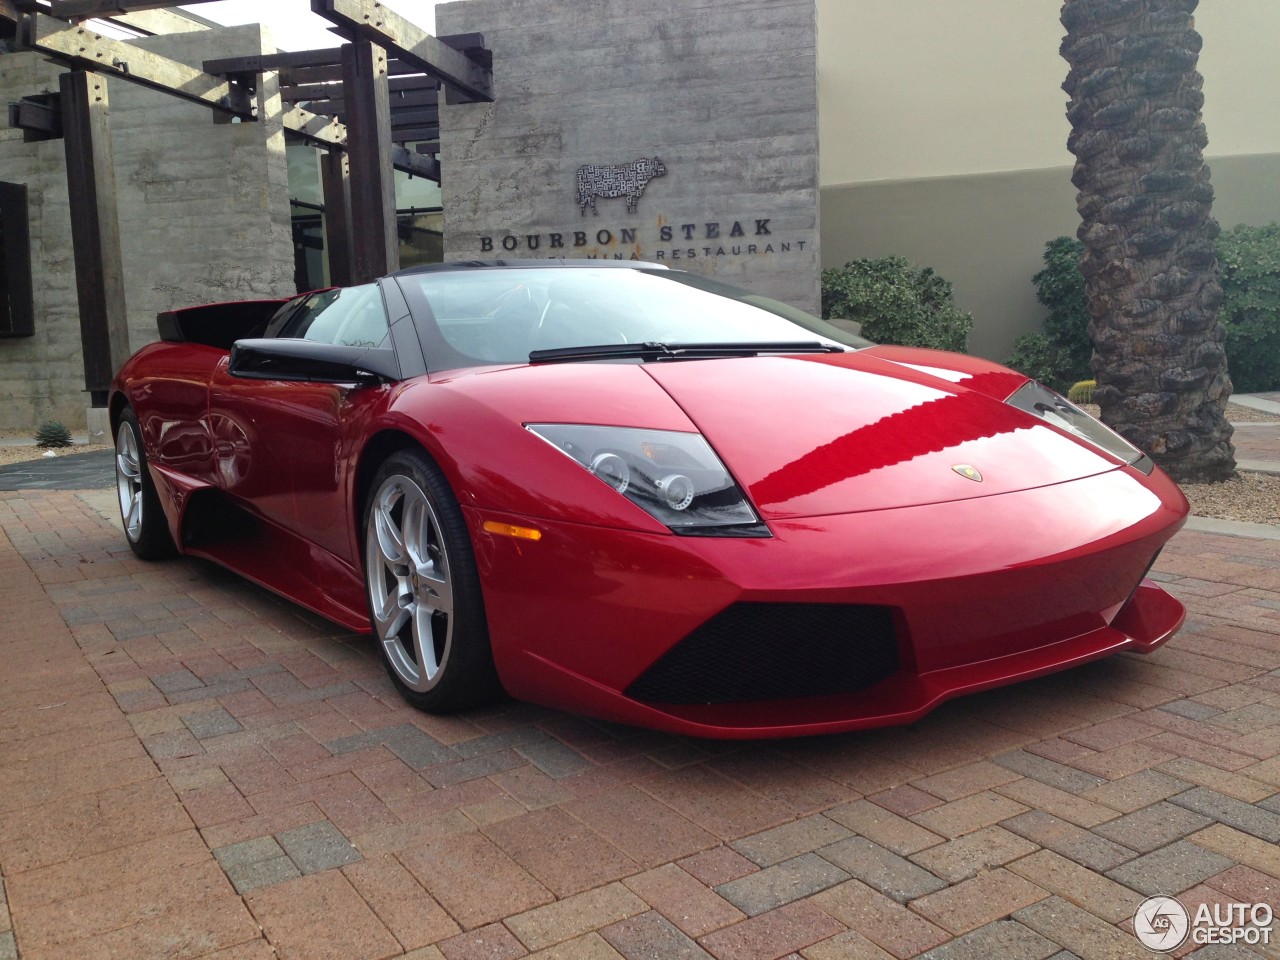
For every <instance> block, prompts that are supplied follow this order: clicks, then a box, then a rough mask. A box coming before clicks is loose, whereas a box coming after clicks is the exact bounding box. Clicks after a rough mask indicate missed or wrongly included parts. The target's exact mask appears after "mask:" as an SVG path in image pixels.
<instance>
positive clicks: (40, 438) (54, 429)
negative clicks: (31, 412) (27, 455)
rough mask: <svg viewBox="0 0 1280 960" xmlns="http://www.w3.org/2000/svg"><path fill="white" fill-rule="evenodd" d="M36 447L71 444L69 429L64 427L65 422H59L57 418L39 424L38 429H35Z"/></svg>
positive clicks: (67, 445) (66, 445)
mask: <svg viewBox="0 0 1280 960" xmlns="http://www.w3.org/2000/svg"><path fill="white" fill-rule="evenodd" d="M36 446H37V447H69V446H71V431H70V430H68V429H67V428H66V425H65V424H62V423H59V422H58V421H57V420H46V421H45V422H44V423H42V424H41V425H40V429H39V430H37V431H36Z"/></svg>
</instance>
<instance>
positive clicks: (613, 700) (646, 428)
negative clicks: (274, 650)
mask: <svg viewBox="0 0 1280 960" xmlns="http://www.w3.org/2000/svg"><path fill="white" fill-rule="evenodd" d="M159 320H160V333H161V336H162V340H161V342H158V343H153V344H151V345H149V346H147V347H144V348H143V349H142V350H140V351H139V352H138V353H137V354H135V355H134V356H133V357H132V358H131V359H130V360H129V361H128V362H127V363H126V364H125V365H124V367H123V369H122V370H121V371H120V374H119V377H118V378H117V380H116V382H115V384H114V386H113V389H112V393H111V397H110V405H111V406H110V411H111V419H112V423H113V427H114V430H115V437H116V452H117V457H116V463H117V477H118V488H119V495H120V508H121V513H122V515H123V519H124V528H125V533H126V535H127V537H128V539H129V543H130V544H131V545H132V547H133V549H134V550H135V551H136V552H137V553H138V554H139V555H140V556H143V557H147V558H151V557H159V556H163V555H165V554H168V553H171V552H173V551H174V550H175V549H176V550H178V551H180V552H182V553H188V554H193V555H196V556H201V557H207V558H210V559H212V560H214V561H216V562H218V563H220V564H223V565H225V566H227V567H230V568H231V569H233V570H235V571H237V572H239V573H241V574H243V575H244V576H246V577H248V578H249V579H251V580H253V581H255V582H257V583H260V584H262V585H264V586H266V587H268V588H270V589H272V590H274V591H277V592H278V593H281V594H283V595H284V596H286V597H288V598H290V599H291V600H294V601H296V602H297V603H300V604H302V605H304V606H306V607H309V608H311V609H312V610H314V611H316V612H318V613H320V614H322V615H324V616H325V617H328V618H330V619H332V620H334V621H336V622H337V623H339V624H341V625H342V626H344V627H346V628H348V629H350V630H353V631H359V632H367V631H370V630H372V632H373V634H374V635H375V637H376V642H377V644H378V646H379V648H380V650H381V653H382V656H383V659H384V660H385V661H386V664H387V667H388V670H389V672H390V674H391V677H392V679H393V680H394V681H395V684H396V686H397V687H398V688H399V690H400V692H401V693H402V694H403V695H404V697H405V698H406V699H407V700H408V701H409V702H410V703H412V704H414V705H416V706H418V707H421V708H423V709H425V710H432V711H448V710H456V709H461V708H464V707H468V706H471V705H474V704H478V703H481V702H483V701H485V700H486V699H487V698H490V697H493V696H495V695H497V694H499V693H500V692H501V691H502V690H506V691H507V692H508V693H510V694H511V695H513V696H515V697H520V698H523V699H526V700H530V701H535V702H538V703H543V704H548V705H552V706H556V707H563V708H567V709H571V710H576V711H580V712H582V713H587V714H593V715H595V716H599V717H605V718H609V719H612V720H616V721H622V722H626V723H632V724H640V725H644V726H650V727H656V728H661V729H665V730H672V731H678V732H682V733H688V734H697V735H703V736H720V737H763V736H784V735H794V734H810V733H823V732H829V731H837V730H850V729H855V728H859V727H869V726H877V725H883V724H890V723H901V722H905V721H909V720H912V719H914V718H917V717H919V716H921V715H922V714H924V713H925V712H927V711H928V710H929V709H930V708H932V707H934V706H936V705H937V704H938V703H939V702H941V701H942V700H945V699H947V698H949V697H953V696H956V695H958V694H963V693H968V692H972V691H976V690H982V689H986V688H989V687H994V686H998V685H1000V684H1006V683H1009V682H1012V681H1015V680H1019V679H1023V678H1028V677H1035V676H1038V675H1041V674H1045V673H1048V672H1050V671H1053V670H1060V669H1063V668H1066V667H1070V666H1073V665H1075V664H1080V663H1084V662H1086V661H1089V660H1093V659H1096V658H1098V657H1102V656H1105V655H1107V654H1111V653H1115V652H1117V651H1122V650H1132V651H1137V652H1148V651H1150V650H1153V649H1155V648H1156V647H1157V646H1159V645H1160V644H1161V643H1163V642H1164V641H1165V640H1166V639H1167V638H1168V637H1169V636H1170V635H1171V634H1172V633H1173V632H1174V631H1175V630H1176V629H1177V627H1178V625H1179V624H1180V622H1181V620H1182V616H1183V610H1182V607H1181V605H1180V604H1179V603H1178V602H1177V601H1176V600H1174V599H1173V598H1172V597H1170V596H1168V595H1167V594H1166V593H1164V592H1163V591H1162V590H1161V589H1160V588H1159V587H1158V586H1157V585H1156V584H1154V583H1152V582H1150V581H1149V580H1146V579H1144V574H1145V573H1146V571H1147V570H1148V568H1149V567H1150V566H1151V564H1152V562H1153V560H1154V559H1155V556H1156V554H1157V553H1158V552H1159V550H1160V548H1161V547H1162V546H1163V544H1164V543H1165V542H1166V541H1167V540H1168V539H1169V538H1170V537H1171V536H1172V535H1173V534H1174V532H1175V531H1176V530H1177V529H1178V527H1179V526H1180V525H1181V523H1182V521H1183V519H1184V517H1185V515H1186V512H1187V504H1186V501H1185V500H1184V498H1183V497H1182V495H1181V493H1180V492H1179V491H1178V489H1177V487H1176V486H1175V485H1174V484H1173V483H1172V482H1171V481H1170V480H1169V479H1168V478H1167V477H1166V476H1165V475H1164V474H1163V473H1162V472H1161V471H1160V470H1158V469H1154V468H1153V465H1152V463H1151V461H1150V460H1148V459H1147V458H1146V457H1145V456H1143V454H1142V453H1141V452H1140V451H1138V450H1136V449H1135V448H1133V447H1132V446H1130V445H1129V444H1128V443H1126V442H1125V441H1124V440H1123V439H1121V438H1120V437H1119V436H1117V435H1116V434H1114V433H1112V432H1111V431H1110V430H1108V429H1107V428H1105V427H1104V426H1102V425H1101V424H1100V423H1098V422H1097V421H1095V420H1093V419H1092V418H1090V417H1088V416H1087V415H1085V414H1084V413H1082V412H1080V411H1079V410H1078V409H1076V408H1075V407H1074V406H1072V405H1071V404H1069V403H1068V402H1067V401H1065V400H1063V399H1062V398H1061V397H1059V396H1058V395H1057V394H1055V393H1052V392H1051V391H1049V390H1047V389H1045V388H1044V387H1042V386H1041V385H1039V384H1038V383H1036V382H1034V381H1029V380H1028V379H1027V378H1026V377H1025V376H1023V375H1021V374H1018V373H1014V372H1013V371H1011V370H1008V369H1005V368H1003V367H1000V366H997V365H995V364H993V363H989V362H986V361H984V360H979V359H976V358H973V357H968V356H960V355H953V354H946V353H937V352H933V351H928V350H916V349H907V348H902V347H883V346H874V345H872V344H870V343H867V342H866V341H863V340H859V339H858V338H856V337H851V336H850V335H848V334H846V333H844V332H842V331H841V330H839V329H837V328H835V327H833V326H830V325H828V324H827V323H825V322H823V321H821V320H818V319H815V318H813V317H811V316H808V315H807V314H803V313H801V312H799V311H796V310H794V309H791V308H789V307H786V306H784V305H782V304H779V303H776V302H774V301H770V300H767V299H764V298H762V297H757V296H754V295H751V294H748V293H746V292H744V291H741V290H738V289H735V288H732V287H727V286H724V285H722V284H720V283H717V282H714V281H711V280H707V279H705V278H701V277H698V276H694V275H692V274H688V273H683V272H680V271H676V270H667V269H663V268H661V267H654V266H644V265H641V266H630V265H624V264H620V263H619V264H606V263H602V262H599V261H576V262H563V261H562V262H553V261H547V262H518V261H506V262H493V263H455V264H445V265H441V266H436V267H429V268H424V269H414V270H406V271H402V272H400V273H397V274H395V275H393V276H390V277H387V278H385V279H383V280H380V281H378V282H376V283H370V284H366V285H363V286H354V287H348V288H343V289H330V290H321V291H317V292H315V293H309V294H305V295H303V296H300V297H296V298H294V299H291V300H288V301H253V302H246V303H231V304H214V305H211V306H205V307H195V308H191V309H186V310H179V311H174V312H172V313H166V314H162V315H161V316H160V318H159Z"/></svg>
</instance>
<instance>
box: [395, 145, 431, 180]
mask: <svg viewBox="0 0 1280 960" xmlns="http://www.w3.org/2000/svg"><path fill="white" fill-rule="evenodd" d="M391 166H393V167H394V168H395V169H397V170H399V171H401V172H402V173H407V174H409V175H411V176H414V177H421V178H422V179H423V180H434V181H435V182H436V183H439V182H440V161H439V160H437V159H436V158H435V157H428V156H426V155H425V154H421V153H417V152H416V151H411V150H410V149H409V148H408V147H404V146H401V145H399V144H397V145H396V146H394V147H392V148H391Z"/></svg>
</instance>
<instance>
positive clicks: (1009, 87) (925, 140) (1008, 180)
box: [818, 0, 1280, 359]
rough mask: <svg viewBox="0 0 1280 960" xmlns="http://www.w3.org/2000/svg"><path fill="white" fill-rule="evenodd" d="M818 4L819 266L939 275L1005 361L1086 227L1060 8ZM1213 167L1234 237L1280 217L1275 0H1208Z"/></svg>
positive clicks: (986, 351)
mask: <svg viewBox="0 0 1280 960" xmlns="http://www.w3.org/2000/svg"><path fill="white" fill-rule="evenodd" d="M981 7H982V10H981V15H980V16H979V15H975V8H974V6H973V5H972V4H964V3H956V2H955V0H894V2H893V3H891V4H890V3H885V2H883V0H820V2H819V6H818V65H819V95H820V104H821V107H820V111H821V112H820V116H821V143H822V151H821V168H822V262H823V266H824V267H832V266H838V265H840V264H843V263H845V262H847V261H848V260H850V259H854V258H857V257H879V256H887V255H890V254H896V255H901V256H905V257H908V258H910V259H911V260H913V261H915V262H916V263H918V264H920V265H922V266H924V265H927V266H931V267H933V268H934V269H936V270H937V271H938V272H939V273H940V274H942V275H943V276H944V277H946V278H947V279H949V280H951V281H952V282H953V283H954V285H955V290H956V300H957V302H958V303H959V305H960V306H961V307H962V308H964V309H966V310H969V311H971V312H972V313H973V314H974V319H975V324H974V330H973V333H972V334H971V336H970V340H969V346H970V350H971V351H972V352H974V353H978V354H981V355H983V356H988V357H992V358H995V359H1004V358H1005V357H1007V356H1008V354H1009V352H1010V349H1011V347H1012V344H1013V341H1014V340H1015V339H1016V338H1017V337H1018V335H1020V334H1022V333H1025V332H1029V331H1032V330H1036V329H1038V328H1039V324H1040V322H1041V320H1042V318H1043V316H1044V309H1043V308H1042V307H1041V306H1040V305H1039V304H1038V303H1037V302H1036V299H1035V291H1034V289H1033V287H1032V285H1031V277H1032V275H1033V274H1035V273H1036V272H1037V271H1039V270H1040V268H1041V267H1042V266H1043V264H1042V262H1041V259H1040V256H1041V253H1042V252H1043V249H1044V244H1045V243H1046V242H1047V241H1048V240H1051V239H1053V238H1054V237H1057V236H1061V235H1063V234H1066V235H1072V236H1073V235H1074V234H1075V232H1076V228H1077V227H1078V226H1079V222H1080V220H1079V216H1078V214H1077V213H1076V207H1075V194H1076V191H1075V187H1074V186H1072V184H1071V165H1072V163H1073V162H1074V161H1073V158H1072V156H1071V154H1070V153H1069V152H1068V151H1067V148H1066V140H1067V135H1068V133H1069V132H1070V125H1069V124H1068V122H1067V119H1066V115H1065V105H1066V95H1065V94H1064V93H1063V92H1062V89H1061V84H1062V81H1063V79H1064V78H1065V77H1066V73H1067V65H1066V62H1065V61H1064V60H1063V59H1062V58H1061V57H1060V56H1059V54H1058V46H1059V44H1060V42H1061V39H1062V36H1063V34H1064V33H1065V30H1064V29H1063V27H1062V25H1061V23H1060V22H1059V20H1058V11H1059V9H1060V5H1059V4H1056V3H1054V4H1048V5H1045V4H1039V3H1027V2H1025V0H988V2H986V3H983V4H982V5H981ZM1196 27H1197V29H1198V30H1199V31H1200V33H1201V34H1202V35H1203V37H1204V49H1203V51H1202V53H1201V56H1200V63H1199V69H1200V72H1201V73H1202V74H1203V76H1204V90H1205V107H1204V118H1205V124H1206V127H1207V129H1208V131H1209V141H1210V142H1209V148H1208V150H1207V151H1206V158H1207V159H1208V161H1209V165H1210V167H1211V169H1212V173H1213V182H1214V186H1215V190H1216V194H1217V197H1216V201H1215V206H1214V214H1215V216H1216V217H1217V218H1218V220H1219V222H1220V223H1221V224H1222V225H1223V226H1224V227H1231V226H1235V225H1236V224H1237V223H1242V222H1244V223H1252V224H1264V223H1269V222H1271V221H1273V220H1280V112H1277V111H1275V110H1271V109H1268V108H1267V106H1266V96H1267V92H1268V91H1274V90H1278V89H1280V58H1277V57H1276V56H1275V54H1274V49H1273V47H1274V44H1273V42H1272V40H1273V38H1274V37H1275V36H1277V35H1280V4H1277V3H1275V0H1231V2H1230V3H1217V2H1209V0H1206V2H1204V3H1201V5H1200V7H1199V9H1198V11H1197V14H1196Z"/></svg>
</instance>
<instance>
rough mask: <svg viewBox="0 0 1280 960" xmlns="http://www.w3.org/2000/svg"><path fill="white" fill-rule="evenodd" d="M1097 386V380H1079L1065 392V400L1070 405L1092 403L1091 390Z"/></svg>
mask: <svg viewBox="0 0 1280 960" xmlns="http://www.w3.org/2000/svg"><path fill="white" fill-rule="evenodd" d="M1097 385H1098V381H1097V380H1081V381H1080V382H1079V383H1077V384H1073V385H1072V387H1071V389H1070V390H1068V391H1067V399H1068V400H1070V401H1071V402H1072V403H1093V388H1094V387H1096V386H1097Z"/></svg>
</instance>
